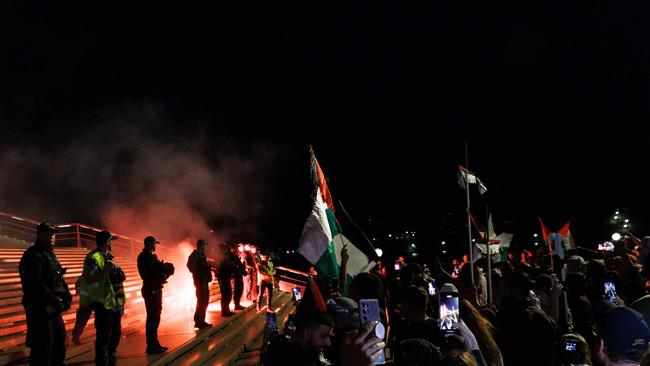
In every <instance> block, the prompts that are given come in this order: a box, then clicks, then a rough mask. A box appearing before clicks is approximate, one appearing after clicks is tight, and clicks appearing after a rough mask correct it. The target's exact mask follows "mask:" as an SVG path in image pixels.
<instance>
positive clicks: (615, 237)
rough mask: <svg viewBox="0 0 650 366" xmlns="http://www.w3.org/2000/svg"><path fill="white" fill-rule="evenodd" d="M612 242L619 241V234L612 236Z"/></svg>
mask: <svg viewBox="0 0 650 366" xmlns="http://www.w3.org/2000/svg"><path fill="white" fill-rule="evenodd" d="M612 240H614V241H618V240H621V234H619V233H614V234H612Z"/></svg>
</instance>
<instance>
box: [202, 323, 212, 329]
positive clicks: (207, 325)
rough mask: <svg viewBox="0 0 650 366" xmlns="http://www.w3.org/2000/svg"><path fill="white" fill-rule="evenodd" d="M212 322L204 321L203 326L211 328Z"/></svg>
mask: <svg viewBox="0 0 650 366" xmlns="http://www.w3.org/2000/svg"><path fill="white" fill-rule="evenodd" d="M211 326H212V324H210V323H206V322H203V328H210V327H211Z"/></svg>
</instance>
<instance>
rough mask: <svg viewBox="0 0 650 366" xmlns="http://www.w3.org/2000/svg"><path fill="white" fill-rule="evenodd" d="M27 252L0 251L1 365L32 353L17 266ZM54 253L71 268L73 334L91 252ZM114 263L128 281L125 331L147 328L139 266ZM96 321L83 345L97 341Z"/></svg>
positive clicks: (215, 289) (214, 290) (215, 293)
mask: <svg viewBox="0 0 650 366" xmlns="http://www.w3.org/2000/svg"><path fill="white" fill-rule="evenodd" d="M24 251H25V249H23V248H0V351H1V353H0V364H6V363H8V362H9V361H12V360H19V359H23V358H24V357H26V355H27V354H28V352H29V351H28V349H27V348H26V347H25V346H24V343H25V334H26V331H27V324H26V322H25V311H24V308H23V306H22V304H21V300H22V295H23V293H22V286H21V283H20V275H19V273H18V264H19V262H20V258H21V257H22V255H23V252H24ZM54 252H55V254H56V256H57V257H58V259H59V262H60V263H61V266H62V267H64V268H67V269H68V270H67V272H66V273H65V275H64V278H65V281H66V283H67V284H68V286H69V287H70V292H71V293H72V295H73V298H72V307H71V308H70V310H68V311H66V312H64V313H63V320H64V322H65V328H66V330H67V331H68V332H70V331H72V329H73V328H74V323H75V319H76V312H77V308H78V307H79V296H77V294H76V292H75V288H74V283H75V281H76V280H77V279H78V278H79V276H81V272H82V270H83V261H84V258H85V257H86V254H88V252H89V251H88V249H84V248H56V249H55V251H54ZM115 263H116V264H118V265H119V266H120V267H122V270H124V273H125V274H126V282H124V290H125V293H126V306H125V311H124V316H123V318H122V328H123V330H124V331H125V332H126V331H127V330H128V329H129V328H137V329H141V328H144V324H145V321H146V316H147V315H146V310H145V307H144V300H143V299H142V295H141V294H140V288H141V287H142V280H141V279H140V275H139V274H138V268H137V263H135V262H134V261H131V260H128V259H125V258H120V257H117V258H115ZM219 298H220V295H219V286H218V285H216V283H213V285H212V286H211V288H210V301H211V302H212V301H216V300H218V299H219ZM93 322H94V317H92V316H91V318H90V320H89V321H88V325H87V326H86V328H85V330H84V333H83V335H82V337H81V341H82V343H93V342H94V339H95V328H94V326H93Z"/></svg>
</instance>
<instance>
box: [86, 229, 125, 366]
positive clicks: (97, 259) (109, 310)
mask: <svg viewBox="0 0 650 366" xmlns="http://www.w3.org/2000/svg"><path fill="white" fill-rule="evenodd" d="M115 239H117V237H115V236H113V235H112V234H111V233H110V232H108V231H106V230H104V231H100V232H99V233H97V235H96V236H95V242H96V244H97V248H95V249H94V250H92V251H91V252H90V253H88V254H87V255H86V259H85V260H84V268H83V274H82V277H81V281H80V297H79V306H88V307H89V308H90V309H91V310H92V311H93V312H94V313H95V331H96V338H95V364H96V365H108V362H109V351H108V344H109V342H110V340H111V328H112V326H113V321H114V320H113V318H114V316H115V310H116V307H117V302H116V300H115V290H114V289H113V285H112V284H111V279H110V275H109V273H110V272H111V271H112V270H113V268H114V265H113V262H111V261H109V260H108V254H109V253H108V252H109V247H110V245H111V241H112V240H115Z"/></svg>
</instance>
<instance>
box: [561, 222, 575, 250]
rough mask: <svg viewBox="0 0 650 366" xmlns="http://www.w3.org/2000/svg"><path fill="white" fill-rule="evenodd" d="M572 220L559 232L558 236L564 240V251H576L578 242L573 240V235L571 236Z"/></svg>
mask: <svg viewBox="0 0 650 366" xmlns="http://www.w3.org/2000/svg"><path fill="white" fill-rule="evenodd" d="M570 226H571V220H569V221H568V222H567V223H566V224H564V226H562V228H561V229H560V230H558V231H557V233H558V234H560V235H561V236H562V238H563V239H564V250H565V251H566V250H571V249H576V242H575V241H574V240H573V235H571V228H570Z"/></svg>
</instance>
